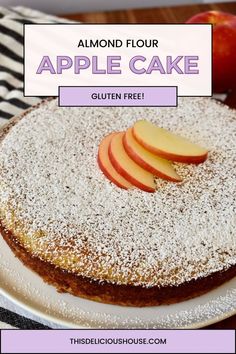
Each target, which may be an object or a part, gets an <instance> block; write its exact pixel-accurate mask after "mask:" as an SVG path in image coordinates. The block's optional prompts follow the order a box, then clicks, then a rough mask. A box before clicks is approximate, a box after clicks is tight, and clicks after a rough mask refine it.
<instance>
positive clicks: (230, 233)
mask: <svg viewBox="0 0 236 354" xmlns="http://www.w3.org/2000/svg"><path fill="white" fill-rule="evenodd" d="M143 118H145V119H148V120H149V121H151V122H153V123H155V124H157V125H158V126H160V127H163V128H166V129H168V130H170V131H172V132H174V133H176V134H180V135H182V136H184V137H186V138H188V139H190V140H191V141H192V142H194V143H197V144H200V145H202V146H204V147H206V148H207V149H208V150H209V154H208V158H207V160H206V161H205V162H204V163H201V164H198V165H194V164H190V165H186V164H181V163H175V164H174V166H175V168H176V171H177V172H178V174H179V176H181V177H182V179H183V181H182V182H179V183H174V182H169V181H164V180H162V179H158V178H157V179H156V181H155V182H156V186H157V190H156V192H155V193H146V192H144V191H141V190H138V189H136V188H134V189H129V190H124V189H120V188H118V187H117V186H116V185H115V184H112V183H111V182H109V180H108V179H107V178H106V177H105V176H104V175H103V174H102V172H101V171H100V169H99V167H98V163H97V153H98V146H99V143H100V141H101V140H102V139H103V138H104V136H106V135H108V134H109V133H111V132H113V131H123V130H125V129H127V128H128V127H130V126H131V125H132V124H134V123H135V122H136V121H137V120H139V119H143ZM235 134H236V111H234V110H230V109H229V108H228V107H226V106H224V105H221V104H219V103H217V102H216V101H214V100H212V99H208V98H181V99H179V106H178V107H177V108H137V107H129V108H115V107H106V108H92V107H91V108H76V107H74V108H62V107H58V106H57V100H50V101H45V102H43V103H42V104H40V105H38V106H37V107H34V108H32V109H30V110H28V111H26V112H25V113H23V114H22V115H21V116H19V117H16V118H13V119H12V120H11V122H10V123H9V124H8V125H7V126H5V127H4V128H3V129H2V131H1V141H0V184H1V188H0V213H1V214H0V219H1V234H2V236H3V237H4V239H5V240H6V242H7V243H8V245H9V246H10V247H11V249H12V250H13V252H14V253H15V255H16V256H17V257H18V258H19V259H21V260H22V261H23V263H24V264H25V265H27V266H28V267H30V268H31V269H33V270H34V271H36V272H37V273H38V274H39V275H40V276H41V277H42V278H43V279H44V280H45V281H46V282H48V283H49V284H52V285H54V286H56V287H57V289H58V291H61V292H69V293H71V294H73V295H76V296H80V297H84V298H87V299H91V300H95V301H101V302H106V303H112V304H119V305H126V306H153V305H160V304H169V303H173V302H178V301H182V300H186V299H189V298H192V297H194V296H198V295H200V294H203V293H205V292H207V291H210V290H211V289H213V288H215V287H217V286H219V285H220V284H222V283H224V282H226V281H227V280H229V279H231V278H233V277H234V276H235V275H236V237H235V226H236V225H235V196H236V190H235V189H236V184H235V167H236V159H235V156H236V155H235Z"/></svg>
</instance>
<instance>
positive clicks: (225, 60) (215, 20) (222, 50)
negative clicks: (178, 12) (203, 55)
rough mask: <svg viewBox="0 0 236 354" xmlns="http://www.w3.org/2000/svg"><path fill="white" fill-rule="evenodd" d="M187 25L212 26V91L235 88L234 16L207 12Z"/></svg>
mask: <svg viewBox="0 0 236 354" xmlns="http://www.w3.org/2000/svg"><path fill="white" fill-rule="evenodd" d="M187 23H212V24H213V90H214V92H226V91H228V90H229V89H233V88H236V16H235V15H233V14H230V13H225V12H220V11H207V12H202V13H199V14H197V15H195V16H193V17H191V18H190V19H189V20H188V21H187Z"/></svg>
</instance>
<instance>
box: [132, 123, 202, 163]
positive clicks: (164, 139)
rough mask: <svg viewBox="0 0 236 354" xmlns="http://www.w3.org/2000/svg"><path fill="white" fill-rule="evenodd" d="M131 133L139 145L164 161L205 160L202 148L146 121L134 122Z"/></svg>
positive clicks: (193, 161)
mask: <svg viewBox="0 0 236 354" xmlns="http://www.w3.org/2000/svg"><path fill="white" fill-rule="evenodd" d="M132 132H133V135H134V137H135V139H136V140H137V141H138V142H139V144H141V145H142V146H143V147H144V148H145V149H147V150H148V151H150V152H152V153H153V154H156V155H158V156H160V157H163V158H164V159H167V160H171V161H177V162H186V163H200V162H203V161H205V160H206V158H207V150H206V149H204V148H203V147H201V146H199V145H196V144H193V143H191V142H190V141H189V140H188V139H185V138H182V137H181V136H178V135H176V134H172V133H171V132H169V131H168V130H165V129H163V128H159V127H157V126H156V125H154V124H152V123H150V122H148V121H146V120H140V121H138V122H136V123H135V124H134V126H133V129H132Z"/></svg>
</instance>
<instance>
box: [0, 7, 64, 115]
mask: <svg viewBox="0 0 236 354" xmlns="http://www.w3.org/2000/svg"><path fill="white" fill-rule="evenodd" d="M57 22H60V23H62V22H69V21H67V20H63V19H59V18H57V17H54V16H49V15H46V14H44V13H42V12H39V11H35V10H31V9H28V8H23V7H13V8H10V9H6V8H3V7H0V118H3V119H9V118H11V117H12V116H14V115H16V114H18V113H20V112H21V111H22V110H24V109H27V108H28V107H30V106H31V105H33V104H36V103H38V102H39V101H40V99H41V98H40V97H24V96H23V62H24V59H23V43H24V37H23V24H24V23H57Z"/></svg>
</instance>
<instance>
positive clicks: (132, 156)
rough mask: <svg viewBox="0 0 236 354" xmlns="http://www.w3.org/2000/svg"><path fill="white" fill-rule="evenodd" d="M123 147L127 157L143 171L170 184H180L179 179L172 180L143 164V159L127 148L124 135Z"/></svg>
mask: <svg viewBox="0 0 236 354" xmlns="http://www.w3.org/2000/svg"><path fill="white" fill-rule="evenodd" d="M123 145H124V148H125V151H126V152H127V154H128V155H129V157H130V158H131V159H132V160H133V161H135V162H136V163H137V164H138V165H139V166H141V167H142V168H143V169H144V170H147V171H149V172H151V173H152V174H153V175H154V176H157V177H160V178H162V179H165V180H167V181H171V182H181V181H182V180H181V178H179V179H175V178H172V177H170V176H167V175H165V174H164V173H162V172H160V171H158V170H156V169H155V168H153V167H152V166H150V165H149V164H148V163H147V162H145V161H144V160H143V159H141V157H139V156H138V155H137V154H136V153H135V152H134V151H133V150H132V149H131V148H130V146H129V144H128V142H127V139H126V135H124V137H123Z"/></svg>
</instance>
